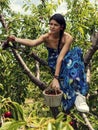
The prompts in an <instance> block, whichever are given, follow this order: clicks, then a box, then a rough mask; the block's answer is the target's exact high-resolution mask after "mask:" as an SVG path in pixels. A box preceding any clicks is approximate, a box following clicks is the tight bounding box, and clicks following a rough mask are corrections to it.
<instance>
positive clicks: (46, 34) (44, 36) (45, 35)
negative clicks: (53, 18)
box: [41, 33, 49, 41]
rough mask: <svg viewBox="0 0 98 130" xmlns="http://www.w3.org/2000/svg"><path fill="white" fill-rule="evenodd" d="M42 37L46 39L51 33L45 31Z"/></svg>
mask: <svg viewBox="0 0 98 130" xmlns="http://www.w3.org/2000/svg"><path fill="white" fill-rule="evenodd" d="M41 37H42V38H43V39H44V41H46V40H47V39H48V37H49V33H45V34H43V35H41Z"/></svg>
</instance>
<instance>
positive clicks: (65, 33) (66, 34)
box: [64, 32, 73, 39]
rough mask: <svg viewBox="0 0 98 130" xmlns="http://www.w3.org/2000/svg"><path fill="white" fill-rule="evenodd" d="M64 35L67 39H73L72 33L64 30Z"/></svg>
mask: <svg viewBox="0 0 98 130" xmlns="http://www.w3.org/2000/svg"><path fill="white" fill-rule="evenodd" d="M64 37H65V38H66V39H67V38H68V39H69V38H70V39H73V36H72V35H71V34H70V33H67V32H64Z"/></svg>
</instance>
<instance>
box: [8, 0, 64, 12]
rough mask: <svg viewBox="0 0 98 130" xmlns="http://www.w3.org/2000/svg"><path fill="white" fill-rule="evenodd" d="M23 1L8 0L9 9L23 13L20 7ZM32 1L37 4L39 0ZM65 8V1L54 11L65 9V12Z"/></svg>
mask: <svg viewBox="0 0 98 130" xmlns="http://www.w3.org/2000/svg"><path fill="white" fill-rule="evenodd" d="M23 1H24V0H10V3H11V4H10V6H11V9H12V10H13V11H15V12H21V13H25V12H24V10H23V9H22V5H23ZM32 3H34V4H36V5H38V4H39V3H40V0H32ZM66 10H67V9H66V3H65V2H62V4H61V5H60V6H59V7H58V9H57V11H56V12H59V13H63V11H65V13H66ZM26 13H29V12H26Z"/></svg>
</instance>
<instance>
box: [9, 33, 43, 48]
mask: <svg viewBox="0 0 98 130" xmlns="http://www.w3.org/2000/svg"><path fill="white" fill-rule="evenodd" d="M44 39H45V34H44V35H41V36H40V37H39V38H37V39H34V40H31V39H22V38H18V37H15V36H14V35H11V36H9V37H8V41H15V42H18V43H20V44H22V45H26V46H37V45H39V44H41V43H43V42H44V41H45V40H44Z"/></svg>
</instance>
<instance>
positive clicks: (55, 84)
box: [50, 78, 60, 90]
mask: <svg viewBox="0 0 98 130" xmlns="http://www.w3.org/2000/svg"><path fill="white" fill-rule="evenodd" d="M50 87H51V88H53V89H55V90H59V89H60V84H59V81H58V79H56V78H54V79H53V80H52V82H51V84H50Z"/></svg>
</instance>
